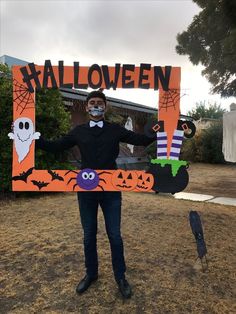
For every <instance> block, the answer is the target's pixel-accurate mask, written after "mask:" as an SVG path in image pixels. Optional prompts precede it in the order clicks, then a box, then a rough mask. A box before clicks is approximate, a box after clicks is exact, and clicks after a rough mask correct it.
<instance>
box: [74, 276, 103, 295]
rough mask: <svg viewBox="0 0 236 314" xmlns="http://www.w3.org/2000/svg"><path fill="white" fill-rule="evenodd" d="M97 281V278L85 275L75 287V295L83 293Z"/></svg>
mask: <svg viewBox="0 0 236 314" xmlns="http://www.w3.org/2000/svg"><path fill="white" fill-rule="evenodd" d="M97 279H98V276H96V277H89V276H88V275H86V276H85V277H84V278H83V279H82V280H81V281H80V283H79V284H78V286H77V287H76V292H77V293H79V294H80V293H83V292H84V291H86V290H87V289H88V288H89V287H90V285H91V284H92V283H93V282H94V281H96V280H97Z"/></svg>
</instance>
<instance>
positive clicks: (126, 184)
mask: <svg viewBox="0 0 236 314" xmlns="http://www.w3.org/2000/svg"><path fill="white" fill-rule="evenodd" d="M137 182H138V176H137V174H136V173H135V171H130V170H121V169H118V170H116V171H114V173H113V175H112V184H113V186H114V187H115V188H116V189H117V190H119V191H131V190H133V189H134V188H135V187H136V185H137Z"/></svg>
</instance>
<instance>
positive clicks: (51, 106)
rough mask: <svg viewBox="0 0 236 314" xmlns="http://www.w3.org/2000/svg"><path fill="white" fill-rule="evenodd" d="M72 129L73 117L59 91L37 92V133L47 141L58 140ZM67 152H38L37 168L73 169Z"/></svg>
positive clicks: (45, 90)
mask: <svg viewBox="0 0 236 314" xmlns="http://www.w3.org/2000/svg"><path fill="white" fill-rule="evenodd" d="M70 128H71V115H70V113H69V112H67V111H66V110H65V105H64V103H63V101H62V96H61V94H60V92H59V90H58V89H42V90H40V91H39V92H36V131H39V132H40V133H41V135H42V137H44V138H45V139H56V138H59V137H61V136H63V135H64V134H66V133H67V132H68V131H69V130H70ZM67 154H68V153H67V152H62V153H55V154H54V153H48V152H45V151H43V150H36V155H35V167H36V168H38V169H71V164H69V163H68V162H67V159H68V158H67Z"/></svg>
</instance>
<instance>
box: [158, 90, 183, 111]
mask: <svg viewBox="0 0 236 314" xmlns="http://www.w3.org/2000/svg"><path fill="white" fill-rule="evenodd" d="M180 98H181V96H180V90H179V89H170V90H168V91H165V92H164V93H163V95H162V97H161V99H160V106H159V110H161V109H165V110H166V111H167V110H168V108H172V107H174V109H176V108H175V105H176V104H177V102H178V101H179V100H180Z"/></svg>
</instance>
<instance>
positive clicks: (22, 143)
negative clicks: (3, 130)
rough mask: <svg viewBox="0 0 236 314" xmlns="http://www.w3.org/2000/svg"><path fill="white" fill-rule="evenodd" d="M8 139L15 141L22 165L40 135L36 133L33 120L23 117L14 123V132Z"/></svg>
mask: <svg viewBox="0 0 236 314" xmlns="http://www.w3.org/2000/svg"><path fill="white" fill-rule="evenodd" d="M8 137H9V138H10V139H11V140H14V144H15V149H16V152H17V155H18V161H19V163H20V162H22V160H24V159H25V157H26V156H27V154H28V153H29V150H30V146H31V144H32V142H33V140H36V139H39V137H40V133H39V132H34V124H33V122H32V120H31V119H29V118H24V117H23V118H18V119H16V120H15V121H14V124H13V132H11V133H8Z"/></svg>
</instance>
